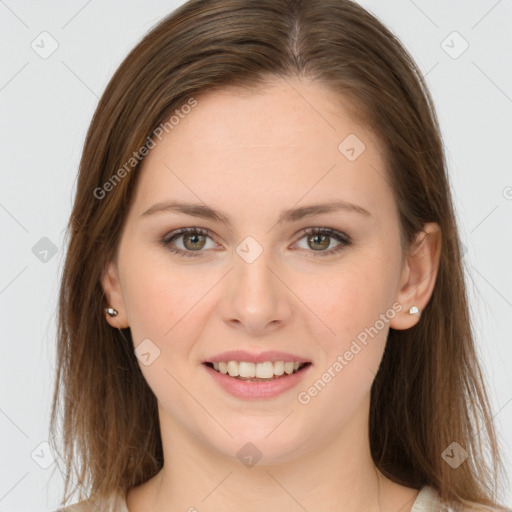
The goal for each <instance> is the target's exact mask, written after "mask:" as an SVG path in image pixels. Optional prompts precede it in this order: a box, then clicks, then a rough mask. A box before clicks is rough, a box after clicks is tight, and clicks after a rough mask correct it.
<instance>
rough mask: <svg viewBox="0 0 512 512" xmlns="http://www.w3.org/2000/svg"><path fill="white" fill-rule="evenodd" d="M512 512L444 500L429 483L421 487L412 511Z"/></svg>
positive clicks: (510, 511) (505, 509)
mask: <svg viewBox="0 0 512 512" xmlns="http://www.w3.org/2000/svg"><path fill="white" fill-rule="evenodd" d="M440 511H441V512H504V511H509V512H512V510H511V509H507V508H505V507H503V508H497V507H488V506H486V505H481V504H479V503H471V502H469V501H468V502H466V503H465V504H464V505H461V504H459V503H447V502H445V501H442V500H441V498H440V496H439V494H438V492H437V490H436V489H434V488H433V487H430V486H429V485H425V486H424V487H422V488H421V489H420V492H419V493H418V496H417V498H416V501H415V502H414V504H413V506H412V508H411V512H440Z"/></svg>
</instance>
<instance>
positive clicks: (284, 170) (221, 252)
mask: <svg viewBox="0 0 512 512" xmlns="http://www.w3.org/2000/svg"><path fill="white" fill-rule="evenodd" d="M197 99H198V105H197V106H196V107H195V108H194V109H193V110H192V111H191V113H190V114H188V115H187V116H186V117H185V118H184V119H182V120H181V121H180V123H179V124H178V125H177V126H175V128H174V129H173V130H172V131H171V132H170V133H169V134H168V135H166V136H165V137H164V138H163V140H162V141H161V142H158V144H157V146H156V147H155V148H154V149H152V150H151V151H150V153H149V154H148V156H147V157H146V158H145V160H144V162H143V166H142V169H141V172H140V176H139V178H138V179H139V181H138V183H137V187H136V190H135V196H134V199H133V202H132V205H131V208H130V211H129V214H128V217H127V219H126V222H125V224H124V228H123V231H122V235H121V240H120V245H119V248H118V249H119V250H118V253H117V255H116V259H114V260H113V261H111V262H110V263H109V264H108V266H107V268H106V269H105V272H104V275H103V278H102V284H103V288H104V290H105V293H106V296H107V299H108V303H109V305H110V306H111V307H114V308H116V309H117V310H118V312H119V314H118V316H117V317H115V318H110V317H108V316H107V317H106V319H107V321H108V322H109V323H110V324H111V325H112V326H113V327H128V326H129V327H130V328H131V333H132V337H133V341H134V346H135V347H136V346H137V345H139V344H140V343H141V342H142V340H144V339H146V338H149V339H150V340H151V341H152V343H154V346H156V347H158V349H159V350H160V355H159V357H157V358H156V359H155V360H154V361H153V362H152V363H151V364H150V365H148V366H145V365H143V364H142V363H141V362H140V361H139V366H140V368H141V370H142V372H143V374H144V377H145V379H146V381H147V383H148V385H149V386H150V387H151V389H152V390H153V392H154V393H155V395H156V397H157V399H158V405H159V418H160V424H161V431H162V442H163V448H164V459H165V462H164V467H163V469H162V470H161V471H160V472H159V473H158V474H157V475H156V476H155V477H153V478H152V479H150V480H149V481H147V482H146V483H144V484H142V485H140V486H138V487H135V488H134V489H131V490H130V491H129V492H128V496H127V504H128V508H129V510H130V512H142V511H149V510H159V511H164V512H166V511H171V510H172V511H175V510H189V509H190V507H195V508H196V509H197V510H200V511H201V512H203V511H214V510H225V511H235V510H236V511H239V510H245V511H248V512H252V511H261V510H280V511H290V512H292V511H300V510H304V509H306V510H307V511H308V512H313V511H320V510H321V511H322V512H330V511H335V510H336V512H340V511H341V512H349V511H350V512H353V511H354V510H365V511H368V512H373V511H386V512H388V511H389V512H391V511H392V512H398V511H399V510H400V512H405V511H409V510H410V508H411V506H412V504H413V502H414V500H415V498H416V496H417V494H418V491H417V490H416V489H412V488H408V487H405V486H401V485H398V484H396V483H394V482H392V481H391V480H388V479H387V478H385V477H384V476H383V475H382V474H381V473H380V472H379V471H378V470H377V468H376V467H375V465H374V464H373V461H372V458H371V455H370V448H369V432H368V417H369V408H370V390H371V385H372V382H373V380H374V378H375V374H376V373H377V370H378V367H379V364H380V361H381V359H382V355H383V351H384V347H385V343H386V338H387V334H388V330H389V328H390V327H393V328H394V329H408V328H410V327H412V326H413V325H414V324H416V323H417V322H418V321H421V320H420V318H419V317H418V316H417V315H410V314H409V312H408V310H409V308H410V306H412V305H416V306H417V307H418V308H419V309H420V311H422V310H423V309H424V308H425V306H426V304H427V303H428V301H429V299H430V297H431V294H432V290H433V288H434V284H435V279H436V275H437V268H438V263H439V255H440V248H441V235H440V231H439V227H438V226H437V225H436V224H433V223H431V224H426V225H425V226H424V230H425V232H426V233H427V234H428V236H424V235H425V233H423V234H421V236H420V237H419V238H418V244H417V245H416V246H415V247H414V249H413V251H411V254H410V255H409V256H408V257H407V258H406V259H405V258H404V260H403V264H402V252H401V246H400V238H399V217H398V210H397V207H396V204H395V201H394V199H393V195H392V191H391V189H390V188H389V185H388V182H387V180H386V179H385V177H386V174H387V172H386V169H385V167H384V163H383V161H382V160H381V158H380V149H379V144H378V141H377V139H376V138H375V137H374V135H373V134H372V132H371V131H369V130H368V129H367V128H365V127H364V126H362V125H360V124H358V122H357V119H354V118H351V117H350V116H349V115H348V113H347V112H348V109H347V108H344V104H343V101H340V98H339V96H334V95H333V93H331V92H330V91H328V90H327V89H325V88H323V87H322V86H321V85H319V84H317V83H313V82H307V81H303V80H302V81H301V80H299V79H291V78H290V79H287V80H283V79H279V80H277V81H276V82H275V83H273V84H272V85H269V86H268V87H266V88H265V89H264V91H261V92H258V93H254V92H251V93H248V92H247V91H246V92H240V91H235V90H227V89H226V90H225V91H222V92H215V93H208V94H205V95H203V96H200V97H198V98H197ZM349 134H356V135H357V137H358V138H359V139H360V140H361V141H363V142H364V144H365V146H366V149H365V150H364V151H363V153H362V154H361V155H360V156H359V157H358V158H357V159H356V160H355V161H349V160H348V159H347V158H346V157H345V156H344V155H343V154H342V153H341V152H340V151H339V150H338V145H339V144H340V142H341V141H342V140H343V139H345V137H347V135H349ZM329 170H330V171H329ZM328 171H329V172H328ZM176 199H177V200H181V201H189V202H195V203H205V204H207V205H209V206H211V207H212V208H215V209H217V210H222V211H223V212H225V213H226V214H227V215H229V216H230V218H231V221H232V230H230V229H228V228H227V227H226V226H225V225H223V224H222V223H220V222H218V221H215V220H207V219H202V218H196V217H192V216H188V215H185V214H183V213H174V212H169V211H168V212H160V213H155V214H153V215H148V216H141V215H142V213H143V212H145V211H146V210H147V209H148V208H150V207H151V206H152V205H154V204H155V203H157V202H159V201H166V200H176ZM334 199H337V200H340V199H341V200H344V201H347V202H350V203H353V204H356V205H359V206H361V207H362V208H365V209H366V210H368V211H369V212H370V214H371V216H365V215H361V214H358V213H354V212H349V211H341V210H340V211H337V212H332V213H323V214H320V215H317V216H314V217H311V218H305V219H302V220H299V221H297V222H294V223H291V224H282V225H280V224H277V223H276V222H277V218H278V216H279V214H280V212H281V211H282V210H283V209H287V208H292V207H298V206H305V205H309V204H316V203H324V202H327V201H329V200H334ZM184 227H198V228H203V229H206V230H208V231H209V232H210V234H209V235H208V236H209V237H208V238H206V239H202V238H199V239H194V238H193V237H192V238H191V239H189V240H188V241H187V239H186V238H187V237H186V236H185V237H184V236H181V237H179V238H178V239H175V240H174V242H173V245H174V247H176V248H179V249H181V250H185V251H186V250H188V251H189V252H192V251H194V250H196V251H197V248H196V249H195V247H198V248H200V249H201V248H202V251H201V252H202V255H201V256H198V257H195V258H194V257H185V256H181V257H180V256H178V255H176V254H173V253H171V252H170V251H169V249H168V248H167V247H165V246H164V245H163V244H162V242H161V240H162V239H163V238H164V237H165V236H166V235H168V234H169V233H171V232H173V231H176V230H178V229H181V228H184ZM315 227H317V228H328V227H333V228H334V229H336V230H338V231H340V232H342V233H345V234H347V235H349V236H350V237H351V239H352V245H350V246H345V247H344V248H343V249H342V250H341V251H340V252H338V253H334V254H332V255H329V256H322V255H321V254H320V255H318V254H319V251H328V250H329V249H332V248H334V247H336V246H338V245H339V243H340V242H338V241H337V240H336V239H334V238H327V239H326V241H325V243H324V244H323V243H322V240H321V239H320V240H319V239H318V237H317V238H315V237H311V236H308V235H307V234H304V233H303V232H304V230H305V229H307V228H315ZM249 235H250V236H252V237H253V238H254V239H255V240H256V241H257V242H258V243H259V244H260V246H261V247H262V248H263V252H262V254H261V255H260V256H259V257H258V258H257V259H256V260H255V261H253V262H252V263H247V262H246V261H245V260H244V259H243V258H241V257H240V256H239V255H238V253H237V252H236V248H237V246H238V245H239V244H240V243H241V242H242V241H243V240H244V239H245V237H247V236H249ZM308 240H309V241H308ZM329 241H330V243H329ZM194 244H196V245H195V246H194ZM315 249H316V250H315ZM394 303H398V304H400V305H401V306H402V308H403V309H402V310H401V311H400V312H398V313H396V314H395V315H394V317H393V318H392V319H390V320H389V321H388V322H384V324H385V325H384V328H382V329H381V330H379V332H378V334H377V335H375V336H374V337H373V338H369V340H368V343H367V345H366V346H364V348H363V349H362V350H361V351H360V352H358V353H357V355H356V356H354V358H353V359H352V360H351V361H350V362H349V363H348V364H347V365H346V366H345V367H344V368H343V370H342V371H341V372H339V373H337V374H336V377H335V378H333V379H332V380H331V381H330V382H329V383H328V384H327V385H326V386H325V388H324V389H323V390H322V391H321V392H320V393H318V394H317V396H315V397H314V398H312V399H311V401H310V402H309V403H308V404H306V405H303V404H301V403H299V401H298V400H297V394H298V393H299V392H300V391H304V390H307V389H308V388H309V387H310V386H311V385H312V384H313V383H314V382H315V381H317V380H318V379H319V378H321V376H322V374H323V373H324V372H325V371H326V370H327V369H328V368H329V367H332V364H333V362H334V361H336V359H337V356H338V355H340V354H344V353H345V352H346V350H348V349H349V348H350V345H351V343H352V341H353V340H354V339H356V336H357V335H358V334H359V333H360V332H362V331H364V329H365V328H368V327H370V326H374V325H375V323H376V321H377V320H378V319H379V315H381V314H385V312H386V311H387V310H389V309H390V308H392V305H393V304H394ZM231 349H247V350H249V351H254V352H261V351H265V350H280V351H287V352H291V353H293V354H298V355H300V356H303V357H305V358H307V359H308V360H309V361H311V362H312V364H313V366H312V368H310V370H309V372H310V373H309V376H308V378H304V379H303V382H301V383H300V384H299V385H298V386H297V387H295V388H293V389H292V390H290V391H287V392H285V393H284V394H282V395H280V396H278V397H275V398H271V399H265V400H259V401H258V400H243V399H239V398H235V397H232V396H231V395H229V394H227V393H226V392H225V391H223V390H222V389H221V388H220V387H219V386H218V385H217V384H216V383H215V382H214V380H213V379H212V377H211V376H210V375H209V374H208V372H207V371H206V370H205V368H204V366H203V365H202V364H201V362H202V361H203V360H204V359H206V358H207V357H208V356H212V355H215V354H217V353H220V352H223V351H225V350H231ZM247 442H251V443H253V444H254V445H255V446H256V447H257V448H258V450H259V451H260V452H261V453H262V458H261V459H260V460H259V461H258V463H257V464H256V465H254V466H253V467H247V466H245V465H244V464H242V462H241V461H240V460H239V459H238V458H237V455H236V454H237V452H238V451H239V450H240V449H241V448H242V446H244V445H245V444H246V443H247ZM190 510H194V509H190Z"/></svg>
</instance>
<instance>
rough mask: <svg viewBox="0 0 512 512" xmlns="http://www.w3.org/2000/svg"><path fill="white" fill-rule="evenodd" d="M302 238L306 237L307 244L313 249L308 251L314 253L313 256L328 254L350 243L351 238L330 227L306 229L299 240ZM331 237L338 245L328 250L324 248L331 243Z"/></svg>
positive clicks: (338, 250) (336, 251)
mask: <svg viewBox="0 0 512 512" xmlns="http://www.w3.org/2000/svg"><path fill="white" fill-rule="evenodd" d="M304 235H305V236H304ZM303 238H306V243H307V246H308V247H309V248H312V249H313V251H308V252H313V253H316V254H313V255H312V257H313V258H314V257H317V256H320V257H322V256H330V255H332V254H335V253H338V252H340V251H341V250H343V249H344V248H345V247H347V246H349V245H351V244H352V240H351V239H350V237H349V236H348V235H346V234H345V233H341V232H340V231H336V230H335V229H332V228H311V229H308V230H307V231H305V232H304V233H303V236H302V237H301V238H300V239H299V240H302V239H303ZM333 239H334V240H336V241H337V242H338V245H336V246H335V247H333V248H331V249H329V250H324V249H326V248H328V247H329V246H330V245H331V242H332V240H333Z"/></svg>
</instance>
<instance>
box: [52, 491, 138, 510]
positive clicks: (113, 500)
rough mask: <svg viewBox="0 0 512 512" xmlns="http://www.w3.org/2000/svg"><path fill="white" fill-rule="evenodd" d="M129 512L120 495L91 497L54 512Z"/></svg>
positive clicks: (124, 500) (123, 498)
mask: <svg viewBox="0 0 512 512" xmlns="http://www.w3.org/2000/svg"><path fill="white" fill-rule="evenodd" d="M99 510H101V512H129V511H128V506H127V505H126V498H125V497H123V496H121V495H120V494H112V495H111V496H109V497H108V498H103V497H95V496H91V497H90V498H89V499H87V500H85V501H80V502H79V503H75V504H74V505H68V506H67V507H65V508H60V509H58V510H56V511H55V512H98V511H99Z"/></svg>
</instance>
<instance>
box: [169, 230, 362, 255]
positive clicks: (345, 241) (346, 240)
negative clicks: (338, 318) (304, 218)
mask: <svg viewBox="0 0 512 512" xmlns="http://www.w3.org/2000/svg"><path fill="white" fill-rule="evenodd" d="M191 233H192V234H197V235H202V236H208V237H210V232H209V231H208V230H205V229H202V228H183V229H180V230H178V231H173V232H172V233H170V234H168V235H167V236H165V237H164V239H163V240H162V244H163V245H164V246H165V247H166V248H167V249H168V250H169V251H170V252H172V253H174V254H177V255H178V256H184V257H191V258H197V257H198V256H202V252H203V249H200V250H197V251H183V250H182V249H176V248H173V247H171V246H170V243H171V242H173V241H174V240H176V239H177V238H179V237H180V236H183V235H187V234H191ZM306 235H327V236H329V237H331V238H334V239H335V240H336V241H338V242H340V243H339V244H338V245H337V246H336V247H334V248H333V249H329V250H328V251H313V250H311V251H307V252H314V253H316V254H314V255H312V256H308V257H312V258H316V257H320V258H321V257H325V256H331V255H333V254H336V253H338V252H340V251H341V250H343V249H344V248H345V247H348V246H350V245H352V240H351V238H350V237H349V236H348V235H346V234H344V233H341V232H340V231H336V230H335V229H332V228H310V229H308V230H306V231H304V232H303V233H302V235H301V237H300V238H299V239H298V240H297V241H299V240H302V239H303V238H304V237H305V236H306ZM210 238H211V237H210Z"/></svg>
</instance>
